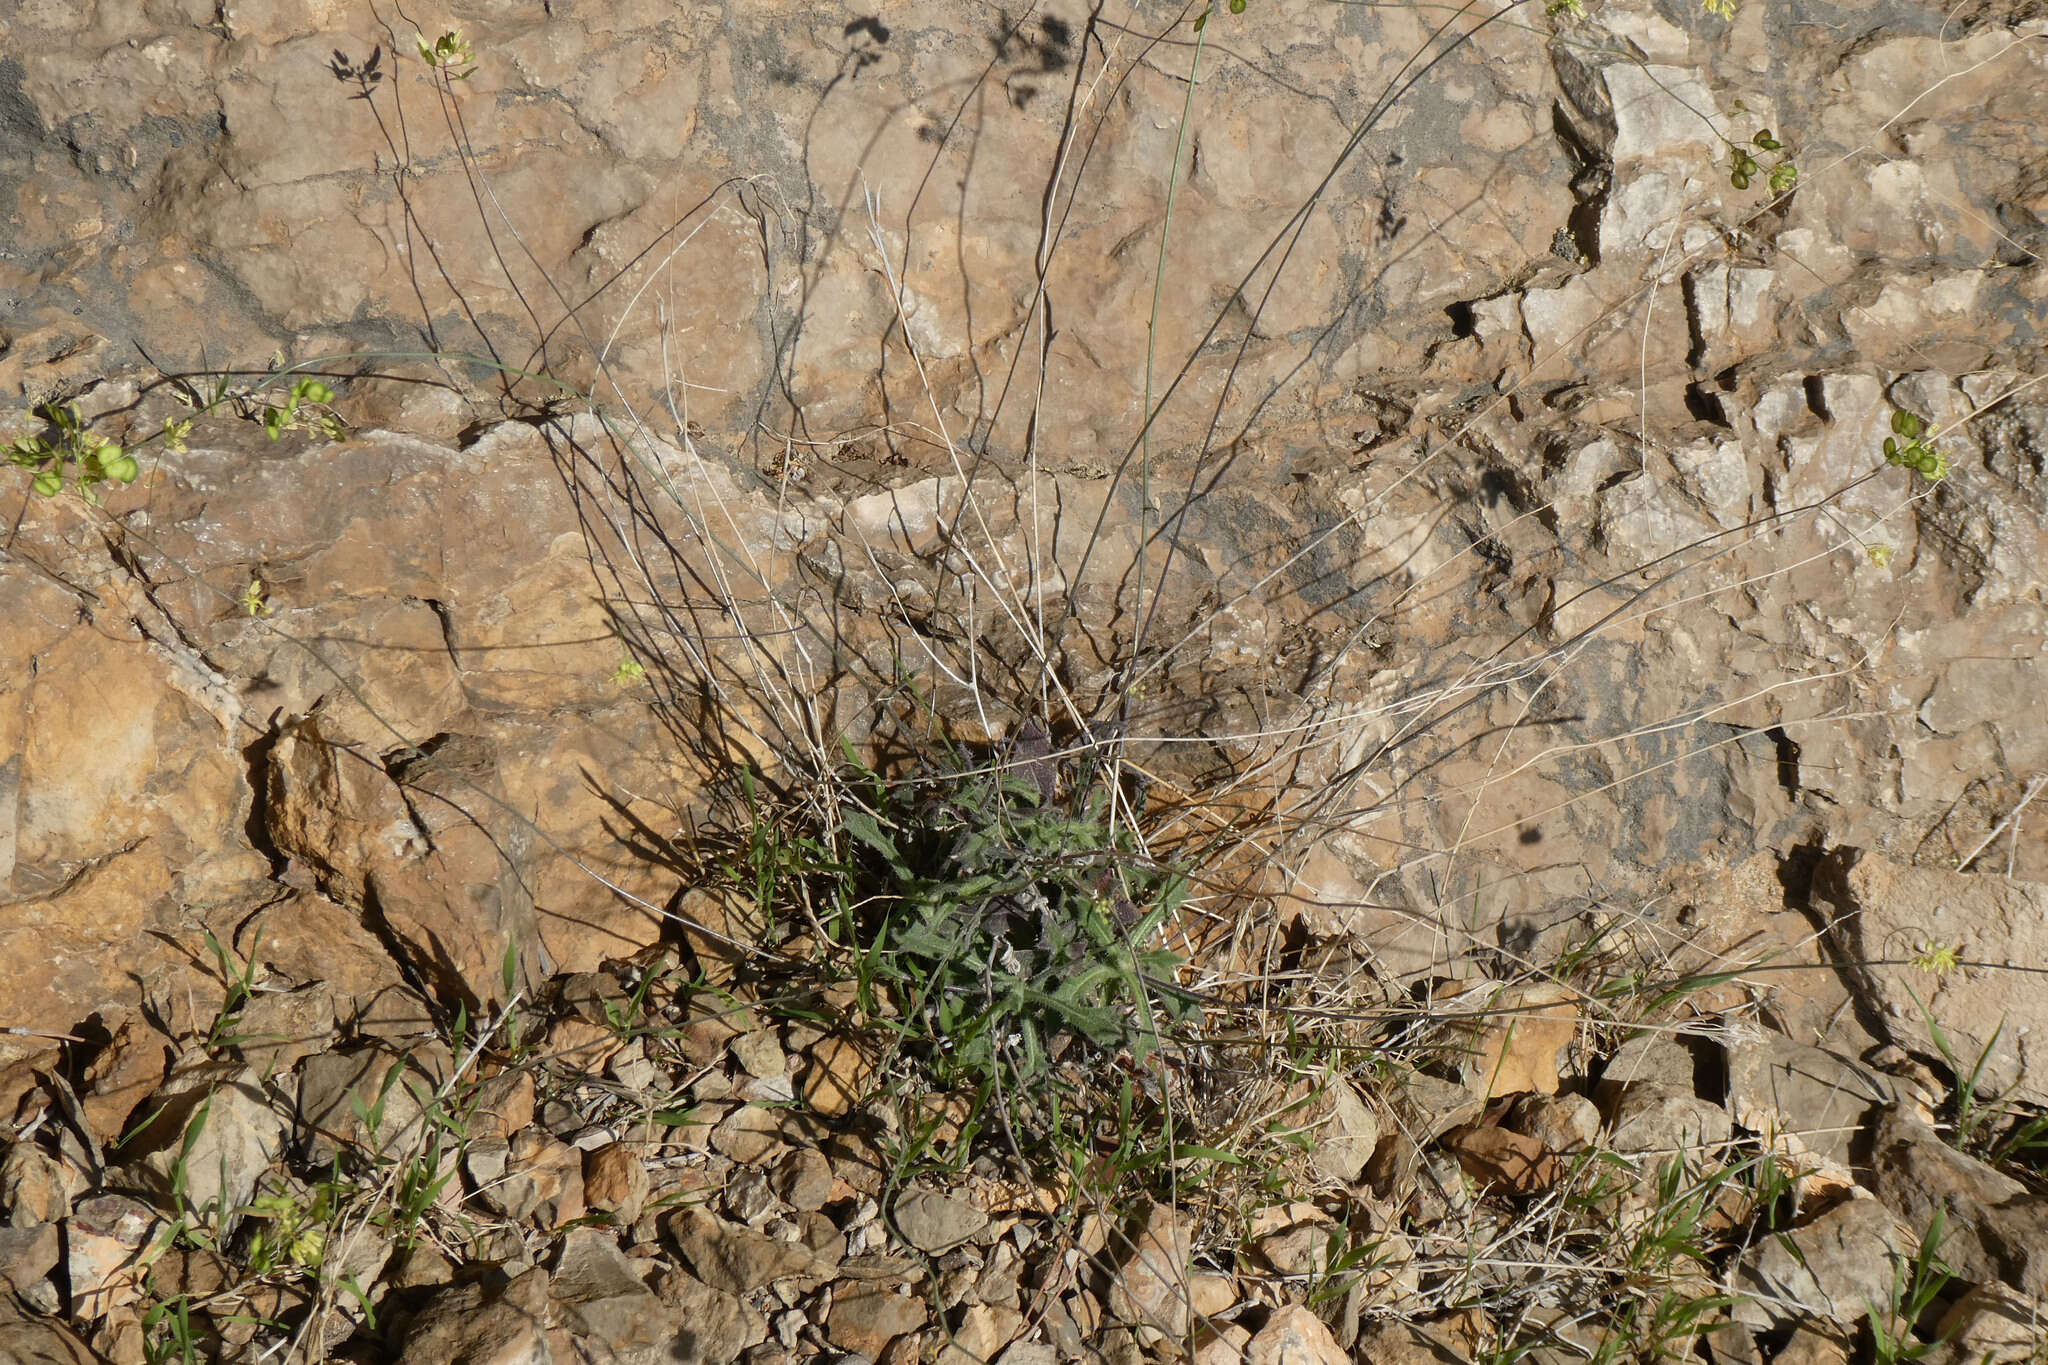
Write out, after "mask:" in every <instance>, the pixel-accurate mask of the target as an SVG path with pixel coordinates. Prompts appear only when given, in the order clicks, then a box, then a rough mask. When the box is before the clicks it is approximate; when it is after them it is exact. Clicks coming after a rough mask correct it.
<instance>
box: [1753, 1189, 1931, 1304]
mask: <svg viewBox="0 0 2048 1365" xmlns="http://www.w3.org/2000/svg"><path fill="white" fill-rule="evenodd" d="M1917 1247H1918V1239H1917V1238H1916V1237H1915V1236H1914V1234H1913V1230H1912V1229H1911V1228H1909V1227H1907V1226H1906V1225H1905V1224H1904V1223H1903V1222H1901V1221H1900V1220H1899V1217H1898V1215H1897V1214H1894V1213H1893V1212H1892V1211H1891V1210H1890V1209H1887V1208H1885V1207H1884V1205H1882V1204H1880V1203H1878V1202H1877V1201H1876V1200H1875V1199H1868V1198H1864V1199H1847V1200H1844V1201H1843V1202H1842V1203H1840V1204H1837V1205H1836V1206H1835V1207H1833V1208H1831V1209H1829V1210H1828V1211H1827V1212H1826V1213H1823V1214H1821V1215H1820V1216H1819V1217H1818V1218H1815V1219H1814V1220H1813V1221H1812V1222H1810V1223H1807V1224H1806V1225H1804V1226H1802V1227H1797V1228H1794V1229H1792V1230H1791V1231H1790V1232H1787V1233H1784V1234H1781V1235H1779V1236H1776V1237H1768V1238H1765V1239H1764V1240H1763V1241H1761V1242H1759V1243H1758V1244H1757V1245H1756V1246H1754V1247H1752V1248H1751V1249H1750V1250H1749V1252H1748V1253H1747V1254H1745V1255H1744V1256H1743V1258H1742V1262H1741V1264H1740V1265H1739V1266H1738V1268H1737V1270H1736V1277H1735V1289H1736V1292H1737V1293H1739V1294H1741V1295H1742V1296H1743V1297H1742V1299H1741V1301H1740V1302H1739V1303H1737V1304H1736V1306H1735V1307H1734V1308H1733V1309H1731V1310H1730V1315H1731V1316H1733V1317H1734V1318H1735V1319H1736V1320H1737V1321H1739V1322H1744V1323H1748V1324H1749V1325H1750V1326H1752V1327H1758V1328H1768V1327H1774V1326H1783V1325H1786V1324H1788V1323H1793V1324H1796V1323H1798V1322H1800V1321H1802V1320H1806V1319H1815V1318H1818V1319H1824V1320H1827V1321H1831V1322H1835V1323H1840V1324H1843V1325H1848V1324H1851V1323H1855V1322H1858V1321H1860V1320H1861V1319H1862V1318H1863V1317H1864V1316H1866V1315H1867V1314H1868V1313H1869V1312H1870V1309H1871V1305H1873V1304H1882V1303H1885V1302H1888V1296H1889V1295H1890V1293H1891V1291H1892V1287H1893V1283H1894V1279H1893V1277H1894V1276H1895V1275H1896V1274H1897V1273H1898V1270H1899V1267H1900V1266H1903V1265H1906V1264H1909V1263H1910V1262H1911V1261H1912V1258H1913V1255H1914V1252H1915V1251H1916V1250H1917Z"/></svg>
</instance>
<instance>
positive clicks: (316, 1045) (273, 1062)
mask: <svg viewBox="0 0 2048 1365" xmlns="http://www.w3.org/2000/svg"><path fill="white" fill-rule="evenodd" d="M334 1019H335V1013H334V993H333V992H332V991H330V990H329V989H328V988H327V987H326V986H325V985H323V984H320V983H318V982H316V983H314V984H313V985H310V986H303V987H300V988H299V989H298V990H295V991H258V992H256V993H255V994H254V995H252V996H250V997H249V998H248V1000H247V1001H245V1002H244V1003H243V1005H242V1010H241V1017H240V1018H238V1019H237V1020H236V1021H235V1028H234V1037H235V1039H236V1047H237V1049H238V1050H239V1051H240V1052H241V1054H242V1060H244V1061H246V1062H247V1063H248V1064H249V1066H250V1067H251V1068H252V1070H253V1071H254V1072H255V1074H256V1076H257V1078H258V1079H260V1080H269V1079H270V1078H271V1077H273V1076H282V1075H284V1074H286V1073H287V1072H289V1071H290V1070H291V1069H292V1068H293V1067H295V1066H297V1065H298V1064H299V1063H300V1062H301V1061H302V1060H304V1059H305V1058H307V1057H311V1056H313V1055H314V1054H315V1053H319V1052H325V1051H326V1050H327V1049H328V1047H329V1046H331V1045H332V1044H333V1042H334V1040H335V1037H336V1031H335V1026H334Z"/></svg>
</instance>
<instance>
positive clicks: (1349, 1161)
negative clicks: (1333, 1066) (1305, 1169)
mask: <svg viewBox="0 0 2048 1365" xmlns="http://www.w3.org/2000/svg"><path fill="white" fill-rule="evenodd" d="M1329 1095H1330V1117H1329V1121H1328V1122H1327V1123H1326V1124H1325V1125H1324V1126H1323V1128H1322V1130H1321V1131H1320V1132H1319V1133H1318V1134H1317V1136H1316V1142H1315V1145H1314V1146H1313V1147H1312V1148H1311V1149H1310V1151H1309V1162H1310V1164H1311V1165H1313V1166H1314V1167H1315V1169H1316V1170H1317V1171H1318V1172H1320V1173H1321V1174H1323V1175H1324V1176H1327V1177H1328V1178H1329V1179H1331V1180H1336V1181H1339V1182H1341V1183H1343V1184H1346V1185H1349V1184H1352V1183H1354V1182H1356V1181H1357V1180H1358V1178H1359V1177H1360V1176H1361V1175H1363V1174H1364V1173H1365V1167H1366V1163H1367V1162H1369V1161H1371V1160H1372V1154H1373V1152H1374V1151H1375V1150H1377V1149H1378V1147H1379V1145H1380V1121H1379V1115H1377V1114H1375V1113H1374V1112H1373V1111H1372V1108H1371V1106H1369V1105H1368V1104H1366V1102H1365V1101H1364V1100H1363V1099H1361V1098H1360V1097H1359V1094H1358V1091H1357V1090H1355V1089H1353V1088H1352V1086H1351V1083H1350V1082H1349V1081H1346V1080H1344V1079H1343V1078H1342V1077H1332V1078H1331V1081H1330V1087H1329Z"/></svg>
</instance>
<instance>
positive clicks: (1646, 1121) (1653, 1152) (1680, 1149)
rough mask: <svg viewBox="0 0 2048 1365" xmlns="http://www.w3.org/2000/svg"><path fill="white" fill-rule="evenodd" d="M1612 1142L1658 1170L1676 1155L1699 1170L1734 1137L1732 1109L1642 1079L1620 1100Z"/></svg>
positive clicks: (1616, 1105) (1620, 1094) (1611, 1129)
mask: <svg viewBox="0 0 2048 1365" xmlns="http://www.w3.org/2000/svg"><path fill="white" fill-rule="evenodd" d="M1610 1125H1611V1126H1610V1127H1609V1130H1608V1135H1607V1142H1608V1145H1609V1146H1610V1147H1612V1148H1613V1149H1614V1150H1615V1151H1617V1152H1620V1153H1622V1154H1623V1155H1625V1156H1635V1157H1639V1158H1642V1159H1643V1164H1644V1166H1645V1168H1646V1169H1655V1168H1656V1167H1658V1166H1660V1165H1662V1164H1663V1163H1664V1162H1665V1161H1666V1160H1668V1159H1670V1158H1671V1157H1674V1156H1675V1157H1680V1158H1682V1159H1683V1160H1684V1162H1685V1164H1686V1169H1687V1170H1693V1171H1696V1170H1699V1169H1701V1168H1702V1167H1703V1166H1705V1165H1706V1164H1708V1163H1709V1162H1710V1161H1711V1159H1712V1156H1713V1154H1714V1153H1715V1152H1716V1151H1717V1150H1719V1149H1720V1148H1721V1147H1722V1146H1724V1145H1725V1144H1726V1143H1727V1142H1728V1140H1729V1139H1730V1138H1731V1137H1733V1136H1734V1133H1735V1126H1734V1123H1733V1121H1732V1120H1731V1119H1730V1118H1729V1117H1728V1111H1727V1110H1725V1109H1723V1108H1722V1107H1721V1106H1720V1105H1718V1104H1712V1103H1709V1102H1708V1101H1706V1100H1703V1099H1700V1098H1699V1097H1698V1096H1696V1095H1693V1094H1691V1093H1690V1092H1688V1091H1682V1090H1677V1089H1674V1088H1672V1087H1670V1086H1665V1085H1660V1084H1657V1083H1656V1082H1654V1081H1641V1082H1638V1083H1637V1084H1634V1085H1630V1086H1626V1087H1624V1088H1622V1089H1621V1090H1620V1091H1619V1092H1618V1093H1617V1094H1616V1096H1615V1099H1614V1111H1613V1115H1612V1118H1611V1120H1610Z"/></svg>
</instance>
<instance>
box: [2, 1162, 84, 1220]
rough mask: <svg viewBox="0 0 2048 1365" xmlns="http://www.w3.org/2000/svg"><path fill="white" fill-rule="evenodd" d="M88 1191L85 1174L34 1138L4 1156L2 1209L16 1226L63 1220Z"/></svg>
mask: <svg viewBox="0 0 2048 1365" xmlns="http://www.w3.org/2000/svg"><path fill="white" fill-rule="evenodd" d="M84 1192H85V1179H84V1177H83V1176H82V1175H80V1174H78V1173H76V1172H73V1171H71V1170H69V1169H68V1168H67V1167H66V1166H65V1164H64V1163H63V1162H61V1161H59V1160H58V1159H57V1158H56V1157H54V1156H51V1155H50V1154H49V1153H48V1152H46V1151H44V1150H43V1149H42V1148H40V1147H38V1146H36V1145H35V1144H34V1143H33V1142H17V1143H15V1144H14V1145H13V1146H11V1147H9V1148H8V1149H7V1156H6V1158H5V1159H4V1160H0V1209H4V1210H5V1211H6V1214H7V1221H8V1222H9V1223H11V1224H13V1225H14V1226H15V1227H18V1228H25V1227H33V1226H34V1225H35V1224H37V1223H61V1222H63V1221H64V1219H65V1218H67V1217H69V1216H70V1213H71V1201H72V1200H73V1199H75V1198H77V1197H78V1196H79V1195H80V1194H83V1193H84Z"/></svg>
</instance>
